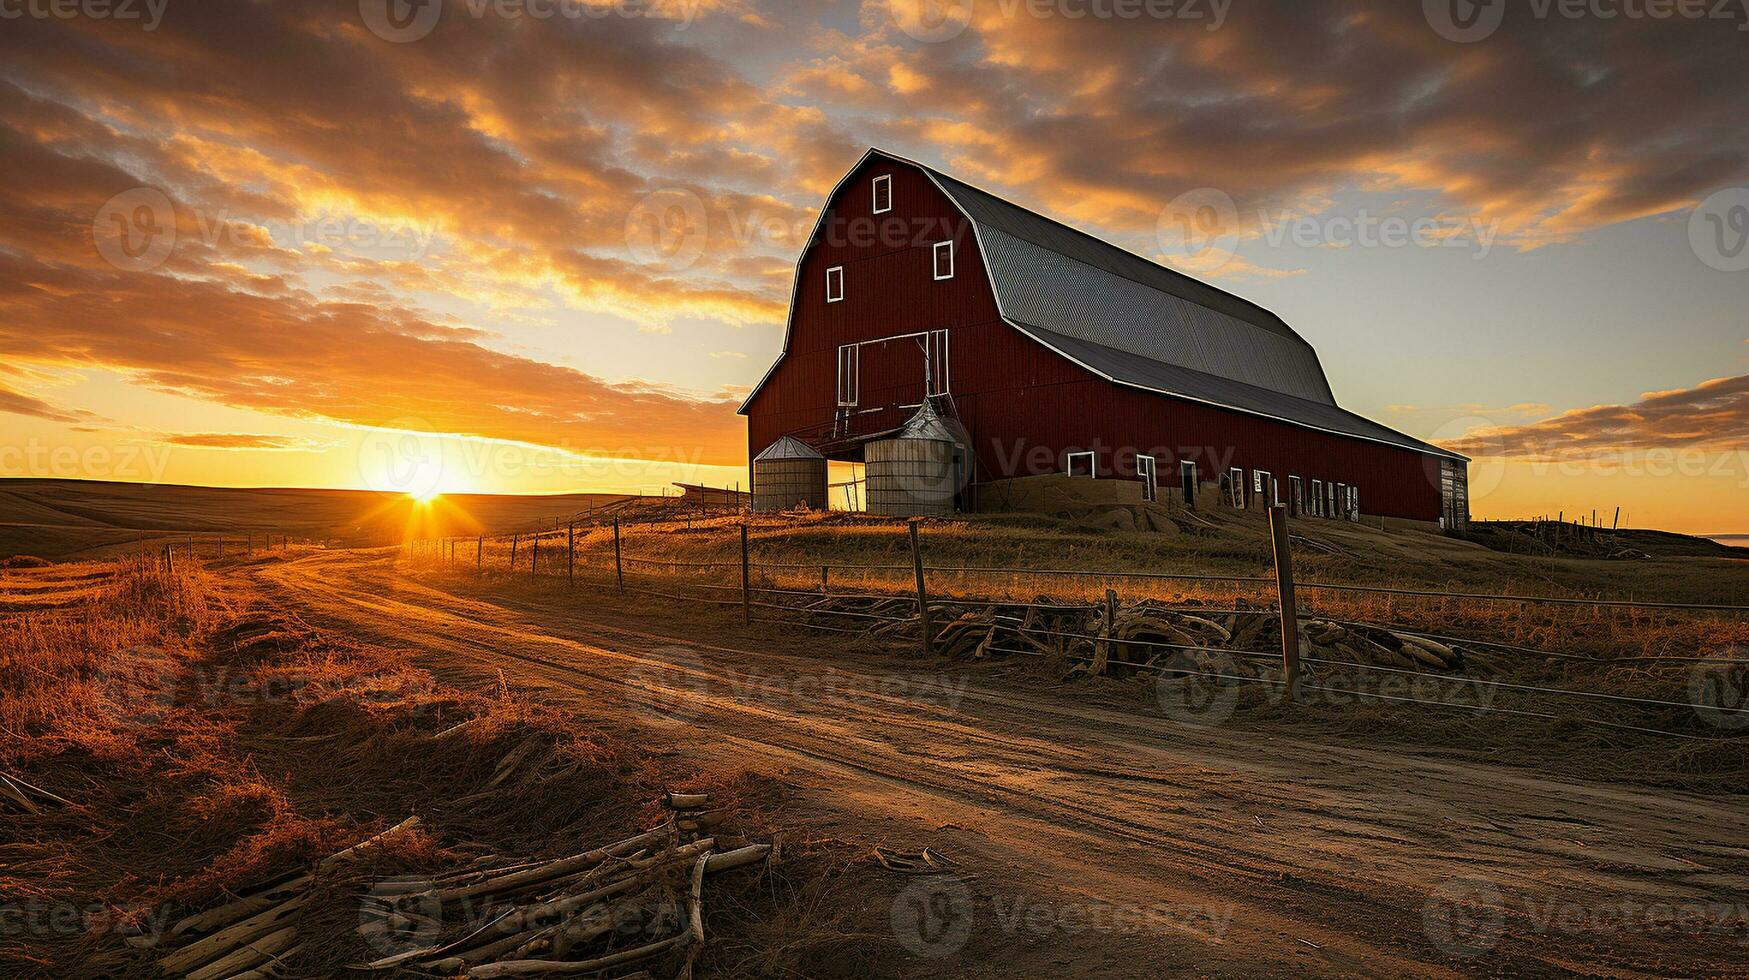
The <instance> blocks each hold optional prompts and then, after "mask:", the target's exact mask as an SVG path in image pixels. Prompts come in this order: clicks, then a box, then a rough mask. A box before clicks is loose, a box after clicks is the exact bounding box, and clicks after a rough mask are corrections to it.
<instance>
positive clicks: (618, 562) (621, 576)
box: [613, 517, 626, 593]
mask: <svg viewBox="0 0 1749 980" xmlns="http://www.w3.org/2000/svg"><path fill="white" fill-rule="evenodd" d="M613 581H614V584H615V585H616V586H617V587H618V588H619V590H620V592H622V593H623V592H625V590H626V569H625V561H624V560H623V559H621V558H620V550H619V518H617V517H616V518H614V519H613Z"/></svg>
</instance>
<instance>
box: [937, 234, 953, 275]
mask: <svg viewBox="0 0 1749 980" xmlns="http://www.w3.org/2000/svg"><path fill="white" fill-rule="evenodd" d="M935 278H936V279H937V280H941V279H952V278H953V240H952V239H948V240H947V241H945V242H936V243H935Z"/></svg>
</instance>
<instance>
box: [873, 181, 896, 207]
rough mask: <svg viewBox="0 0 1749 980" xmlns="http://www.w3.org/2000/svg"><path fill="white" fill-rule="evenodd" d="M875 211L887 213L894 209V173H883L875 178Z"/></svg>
mask: <svg viewBox="0 0 1749 980" xmlns="http://www.w3.org/2000/svg"><path fill="white" fill-rule="evenodd" d="M873 204H874V213H875V214H885V213H887V212H888V211H891V210H892V209H893V175H892V174H881V175H880V176H879V177H876V178H875V179H874V202H873Z"/></svg>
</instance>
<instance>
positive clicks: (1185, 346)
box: [741, 149, 1465, 459]
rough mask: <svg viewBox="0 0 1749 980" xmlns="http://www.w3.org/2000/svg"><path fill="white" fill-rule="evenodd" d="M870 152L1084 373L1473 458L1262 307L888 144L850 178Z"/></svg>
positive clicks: (1005, 299) (1021, 319)
mask: <svg viewBox="0 0 1749 980" xmlns="http://www.w3.org/2000/svg"><path fill="white" fill-rule="evenodd" d="M870 157H880V158H885V159H889V160H892V161H894V162H895V163H899V164H904V165H906V166H911V167H916V168H917V169H919V170H921V171H923V172H924V173H926V174H928V175H929V177H930V179H931V180H932V181H933V182H934V183H935V185H936V187H937V188H939V189H940V190H941V192H942V193H943V194H945V195H946V196H947V197H948V198H949V199H950V200H951V201H952V202H953V203H954V205H955V206H956V207H958V208H959V210H960V212H961V213H962V214H963V215H965V217H966V220H968V221H969V222H971V225H972V229H973V232H974V235H975V237H976V239H977V243H978V248H979V251H980V252H981V253H982V255H983V257H984V266H985V268H986V269H987V270H988V273H989V278H990V287H991V289H992V290H993V291H994V293H995V296H996V307H997V309H998V310H999V311H1000V312H1001V314H1002V318H1003V320H1005V321H1007V322H1008V324H1009V325H1011V326H1013V327H1014V328H1015V329H1017V330H1019V331H1021V332H1022V333H1024V334H1026V335H1028V336H1030V337H1032V338H1033V339H1034V340H1036V341H1037V342H1039V343H1041V344H1044V345H1045V346H1047V347H1049V348H1051V349H1052V350H1055V351H1056V352H1057V353H1059V354H1062V355H1063V356H1064V357H1067V358H1069V359H1070V360H1071V361H1074V362H1075V363H1077V364H1079V365H1081V366H1082V367H1084V368H1086V369H1087V370H1089V371H1092V372H1093V373H1095V374H1098V375H1100V376H1102V377H1104V378H1106V379H1108V380H1110V381H1113V382H1116V383H1117V384H1122V385H1127V386H1130V387H1135V388H1142V389H1145V390H1148V391H1155V392H1160V393H1163V394H1169V395H1175V396H1178V397H1182V398H1188V399H1190V400H1193V401H1199V402H1206V403H1208V404H1211V405H1216V406H1219V407H1222V408H1229V409H1233V410H1236V411H1240V412H1245V413H1248V414H1253V415H1261V416H1265V417H1268V418H1271V419H1275V420H1278V421H1282V422H1287V423H1290V424H1294V425H1301V426H1305V427H1308V428H1313V429H1319V430H1322V431H1325V432H1333V433H1336V434H1339V435H1346V436H1353V437H1355V438H1359V439H1366V440H1369V441H1372V442H1379V443H1384V444H1386V445H1392V446H1398V447H1401V448H1404V449H1412V450H1415V451H1416V452H1424V453H1432V454H1435V455H1439V456H1446V457H1450V458H1453V459H1464V458H1465V457H1463V456H1460V455H1458V454H1456V453H1453V452H1450V451H1448V450H1444V449H1440V448H1439V447H1437V446H1433V445H1429V444H1428V443H1425V442H1422V441H1420V440H1418V439H1415V438H1412V437H1410V436H1407V435H1404V434H1403V433H1401V432H1397V431H1396V430H1394V429H1390V428H1388V427H1386V426H1383V425H1380V424H1378V423H1377V422H1374V421H1372V420H1370V419H1367V418H1363V417H1361V416H1359V415H1356V414H1354V413H1353V412H1350V411H1348V410H1346V409H1344V408H1342V407H1340V406H1338V405H1337V404H1336V398H1335V396H1334V395H1333V394H1332V393H1331V391H1330V382H1329V381H1328V379H1326V378H1325V376H1324V368H1323V366H1322V365H1321V364H1319V362H1318V353H1317V351H1315V350H1313V349H1312V345H1311V344H1309V343H1307V342H1306V341H1305V339H1304V338H1302V337H1301V336H1300V335H1299V334H1297V333H1295V332H1294V330H1293V328H1292V327H1289V326H1288V325H1287V323H1286V322H1284V321H1283V320H1282V319H1281V318H1280V317H1278V316H1276V315H1275V314H1274V313H1271V312H1269V311H1268V310H1266V309H1264V308H1263V307H1261V306H1258V305H1257V304H1255V303H1252V302H1250V301H1248V300H1245V299H1242V298H1240V297H1238V296H1234V295H1233V294H1231V293H1228V292H1226V291H1224V290H1221V289H1217V288H1215V287H1214V286H1210V285H1208V284H1207V283H1204V282H1201V281H1199V280H1196V279H1193V278H1191V277H1190V276H1187V275H1185V274H1183V273H1181V272H1178V271H1176V270H1173V269H1170V268H1167V267H1166V266H1163V265H1160V264H1159V263H1157V262H1151V261H1149V260H1148V259H1145V258H1143V257H1141V256H1139V255H1137V254H1135V253H1134V252H1130V251H1128V250H1126V249H1122V248H1119V247H1117V246H1116V245H1112V244H1111V243H1109V242H1106V241H1103V240H1101V239H1098V238H1095V237H1094V236H1092V235H1089V234H1087V233H1086V232H1082V231H1078V230H1076V229H1074V228H1071V227H1069V226H1068V225H1065V224H1063V223H1061V222H1058V221H1054V220H1052V219H1050V218H1047V217H1044V216H1043V215H1040V214H1038V213H1036V212H1034V211H1030V210H1028V209H1026V208H1023V207H1021V206H1020V205H1018V204H1014V203H1013V202H1011V201H1007V200H1004V199H1003V198H1001V197H998V196H996V195H994V194H991V193H990V192H988V191H985V190H982V189H980V188H977V187H973V186H972V185H970V184H967V183H965V182H964V181H961V180H959V179H957V178H954V177H952V176H949V175H947V174H944V173H942V172H940V171H938V170H935V169H934V168H932V167H928V166H925V165H923V164H920V163H916V162H915V161H911V160H906V159H904V158H902V157H898V156H894V155H893V154H890V153H886V152H884V151H882V150H876V149H870V150H869V151H868V153H867V154H865V155H864V156H863V159H862V160H860V161H858V162H857V165H856V166H855V167H853V168H851V170H850V172H849V174H846V179H849V176H850V174H854V173H856V172H857V171H858V170H860V169H861V168H862V166H863V164H864V163H866V162H867V160H868V159H869V158H870ZM840 187H842V184H840ZM837 193H838V189H837V188H834V190H833V194H832V197H834V198H835V197H836V196H837ZM831 199H832V198H828V200H829V201H830V200H831ZM821 217H822V219H824V211H822V215H821ZM815 230H816V234H817V233H818V227H816V229H815ZM810 243H811V242H810ZM784 346H785V349H786V350H787V349H788V338H787V337H786V338H785V344H784ZM780 360H781V358H780ZM773 367H774V369H775V365H773ZM769 376H770V375H769V374H767V377H769ZM763 384H764V382H763V381H761V382H760V385H763ZM758 392H759V387H758V386H756V387H755V388H754V389H753V391H752V392H751V393H750V394H749V395H748V396H747V401H746V402H745V403H743V405H742V406H741V411H742V412H745V411H746V409H747V405H749V404H751V403H752V401H753V396H754V395H756V394H758Z"/></svg>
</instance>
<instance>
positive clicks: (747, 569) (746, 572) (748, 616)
mask: <svg viewBox="0 0 1749 980" xmlns="http://www.w3.org/2000/svg"><path fill="white" fill-rule="evenodd" d="M741 620H742V622H744V623H746V624H747V625H749V626H751V625H753V568H752V563H751V562H749V561H748V560H747V522H746V521H742V522H741Z"/></svg>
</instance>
